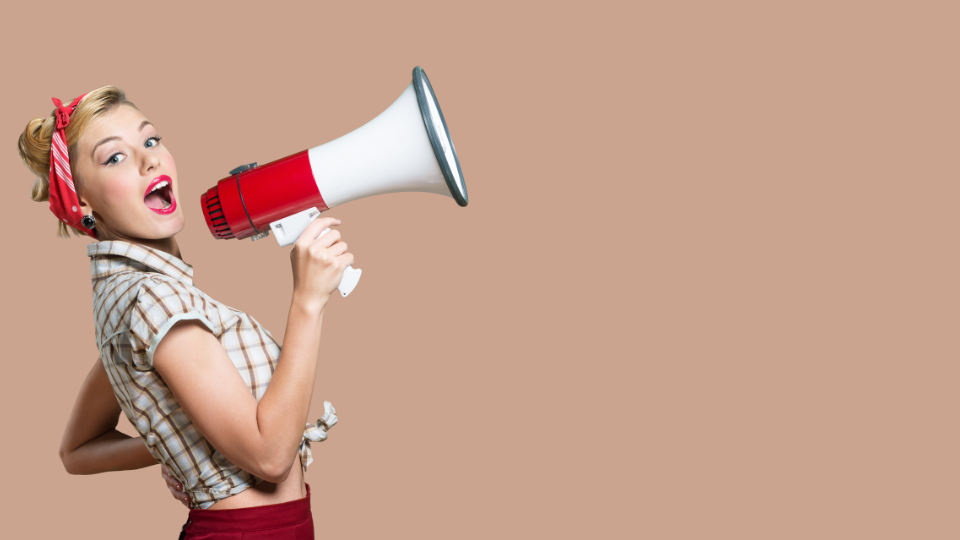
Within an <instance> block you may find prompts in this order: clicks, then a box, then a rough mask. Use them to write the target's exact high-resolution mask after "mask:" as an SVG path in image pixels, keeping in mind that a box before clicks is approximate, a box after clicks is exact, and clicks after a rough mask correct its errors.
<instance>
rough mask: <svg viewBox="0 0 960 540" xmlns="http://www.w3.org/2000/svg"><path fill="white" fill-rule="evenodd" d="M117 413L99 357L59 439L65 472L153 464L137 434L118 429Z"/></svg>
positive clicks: (154, 461) (105, 470) (92, 471)
mask: <svg viewBox="0 0 960 540" xmlns="http://www.w3.org/2000/svg"><path fill="white" fill-rule="evenodd" d="M120 412H121V411H120V404H119V403H117V398H116V396H114V394H113V388H112V387H111V386H110V379H109V378H107V372H106V370H105V369H104V368H103V363H102V362H101V361H100V359H99V358H98V359H97V362H96V363H95V364H94V365H93V369H91V370H90V373H89V374H88V375H87V378H86V379H85V380H84V381H83V385H81V387H80V392H79V393H78V394H77V401H76V402H75V403H74V405H73V411H71V412H70V419H69V420H68V421H67V426H66V428H65V429H64V431H63V438H62V439H61V441H60V461H62V462H63V466H64V468H65V469H66V470H67V472H68V473H70V474H97V473H102V472H109V471H128V470H132V469H142V468H144V467H149V466H151V465H156V463H157V461H156V460H155V459H153V456H152V455H150V452H149V451H148V450H147V447H146V445H145V444H143V440H142V439H141V438H140V437H130V436H128V435H124V434H123V433H120V432H119V431H117V429H116V427H117V423H118V421H119V420H120Z"/></svg>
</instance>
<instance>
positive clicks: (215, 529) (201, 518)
mask: <svg viewBox="0 0 960 540" xmlns="http://www.w3.org/2000/svg"><path fill="white" fill-rule="evenodd" d="M180 538H181V540H214V539H218V540H226V539H230V540H240V539H241V538H243V539H244V540H258V539H264V540H266V539H270V540H313V514H312V513H311V512H310V484H307V496H306V497H304V498H302V499H297V500H295V501H289V502H285V503H280V504H268V505H264V506H251V507H249V508H233V509H230V510H190V517H189V518H188V519H187V523H186V524H184V526H183V528H182V529H181V531H180Z"/></svg>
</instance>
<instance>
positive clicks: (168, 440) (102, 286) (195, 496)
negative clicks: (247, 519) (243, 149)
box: [87, 241, 336, 508]
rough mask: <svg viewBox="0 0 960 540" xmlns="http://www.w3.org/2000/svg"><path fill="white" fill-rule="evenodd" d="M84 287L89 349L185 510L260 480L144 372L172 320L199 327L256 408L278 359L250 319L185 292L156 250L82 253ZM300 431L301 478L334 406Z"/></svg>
mask: <svg viewBox="0 0 960 540" xmlns="http://www.w3.org/2000/svg"><path fill="white" fill-rule="evenodd" d="M87 255H89V256H90V257H91V259H90V268H91V273H92V280H93V315H94V321H95V323H96V338H97V347H98V348H99V349H100V358H101V360H102V362H103V365H104V367H105V368H106V371H107V375H108V376H109V378H110V384H111V386H113V391H114V394H116V396H117V401H119V403H120V408H121V409H122V410H123V412H124V414H126V415H127V418H128V419H129V420H130V423H131V424H133V425H134V426H135V427H136V429H137V432H138V433H140V437H141V438H142V439H143V441H144V443H145V444H146V446H147V449H148V450H149V451H150V453H151V454H152V455H153V457H154V458H156V460H157V461H158V462H160V463H163V464H164V465H166V467H167V469H168V470H169V471H170V474H172V475H173V476H174V477H175V478H177V479H178V480H179V481H180V482H181V483H182V485H183V487H184V492H185V493H188V494H189V495H190V498H191V501H192V504H193V508H209V507H210V506H212V505H213V504H214V503H216V502H217V501H219V500H222V499H225V498H227V497H230V496H232V495H236V494H237V493H240V492H241V491H243V490H245V489H247V488H248V487H250V486H254V485H257V484H259V483H260V482H263V479H262V478H258V477H256V476H254V475H252V474H250V473H248V472H246V471H244V470H242V469H240V468H239V467H237V466H236V465H234V464H233V463H231V462H230V461H229V460H228V459H227V458H226V457H224V455H223V454H221V453H220V452H219V451H218V450H216V449H215V448H213V446H211V445H210V443H209V442H207V440H206V439H204V438H203V436H202V435H201V434H200V432H198V431H197V430H196V428H195V427H194V426H193V423H192V422H190V419H189V418H187V416H186V415H185V414H184V412H183V410H182V409H181V408H180V404H179V403H178V402H177V400H176V398H175V397H174V396H173V393H172V392H171V391H170V389H169V388H167V385H166V383H165V382H164V381H163V379H162V378H161V377H160V375H159V374H158V373H157V372H156V370H154V369H153V353H154V351H156V350H157V345H159V343H160V340H161V339H162V338H163V336H164V335H165V334H166V333H167V331H168V330H169V329H170V328H171V327H172V326H173V325H174V324H175V323H176V322H178V321H182V320H188V319H195V320H198V321H200V322H202V323H203V324H204V325H206V327H207V328H208V329H209V330H210V332H211V333H213V335H214V336H216V338H217V339H218V340H219V341H220V344H221V345H223V348H224V349H225V350H226V352H227V355H228V356H229V357H230V360H231V361H233V364H234V365H235V366H236V367H237V370H239V371H240V376H241V377H242V378H243V381H244V382H245V383H247V386H248V387H249V388H250V392H251V393H252V394H253V396H254V397H255V398H256V399H257V401H260V398H262V397H263V394H264V392H266V390H267V385H268V384H270V378H271V377H272V376H273V372H274V370H275V369H276V367H277V360H278V359H279V358H280V344H279V343H277V341H276V340H274V339H273V336H271V335H270V332H268V331H267V329H266V328H263V327H262V326H260V324H259V323H258V322H257V321H256V320H254V319H253V317H251V316H249V315H247V314H246V313H243V312H242V311H238V310H236V309H233V308H231V307H229V306H226V305H224V304H222V303H220V302H217V301H216V300H214V299H212V298H210V297H209V296H207V295H206V294H204V293H203V292H201V291H200V290H199V289H197V288H196V287H194V286H193V267H192V266H190V265H188V264H186V263H184V262H183V261H182V260H180V259H178V258H177V257H174V256H173V255H170V254H168V253H165V252H163V251H159V250H155V249H151V248H148V247H146V246H143V245H140V244H131V243H128V242H119V241H108V242H95V243H92V244H89V245H87ZM324 405H325V406H326V409H327V414H325V415H324V418H323V419H321V420H319V421H318V422H317V424H316V425H311V424H307V425H306V429H305V430H304V437H303V439H302V440H301V444H300V458H301V463H302V464H303V470H304V471H306V468H307V465H309V464H310V462H311V461H313V459H312V454H311V450H310V442H311V441H314V442H316V441H321V440H324V439H326V430H327V429H329V428H330V427H331V426H332V425H333V424H334V423H336V416H335V415H334V414H333V412H335V411H333V407H331V406H330V405H329V403H326V402H325V403H324Z"/></svg>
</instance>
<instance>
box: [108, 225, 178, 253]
mask: <svg viewBox="0 0 960 540" xmlns="http://www.w3.org/2000/svg"><path fill="white" fill-rule="evenodd" d="M97 236H98V240H100V241H101V242H103V241H107V240H121V241H123V242H130V243H131V244H142V245H144V246H147V247H148V248H152V249H156V250H158V251H163V252H164V253H168V254H170V255H173V256H174V257H176V258H178V259H180V260H183V257H181V256H180V246H179V245H178V244H177V237H176V235H174V236H171V237H169V238H157V239H144V238H133V237H127V236H124V235H118V234H114V233H112V232H111V231H97Z"/></svg>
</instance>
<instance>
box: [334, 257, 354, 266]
mask: <svg viewBox="0 0 960 540" xmlns="http://www.w3.org/2000/svg"><path fill="white" fill-rule="evenodd" d="M337 262H339V263H342V264H343V267H344V268H346V267H348V266H353V253H344V254H343V255H340V256H339V257H337Z"/></svg>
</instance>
